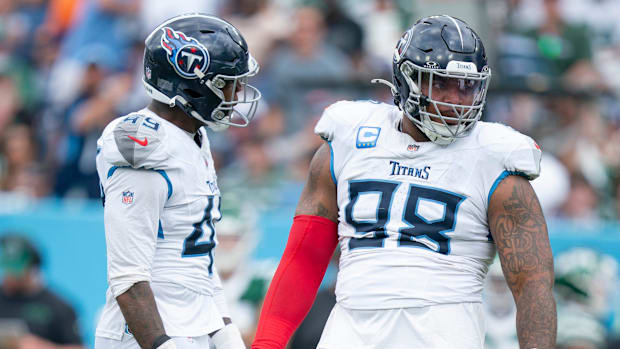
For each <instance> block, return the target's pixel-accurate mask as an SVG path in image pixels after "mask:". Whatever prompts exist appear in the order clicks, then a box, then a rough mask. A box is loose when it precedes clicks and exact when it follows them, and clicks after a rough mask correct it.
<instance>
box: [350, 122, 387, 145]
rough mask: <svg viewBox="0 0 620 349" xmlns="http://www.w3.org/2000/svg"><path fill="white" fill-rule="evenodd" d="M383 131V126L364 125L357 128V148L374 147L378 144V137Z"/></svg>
mask: <svg viewBox="0 0 620 349" xmlns="http://www.w3.org/2000/svg"><path fill="white" fill-rule="evenodd" d="M380 133H381V127H370V126H362V127H360V128H359V130H357V140H356V142H355V146H356V147H357V148H372V147H375V146H376V145H377V139H379V134H380Z"/></svg>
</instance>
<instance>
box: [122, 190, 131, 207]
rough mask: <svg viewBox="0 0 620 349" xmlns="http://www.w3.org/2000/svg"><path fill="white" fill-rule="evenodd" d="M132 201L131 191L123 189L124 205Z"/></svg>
mask: <svg viewBox="0 0 620 349" xmlns="http://www.w3.org/2000/svg"><path fill="white" fill-rule="evenodd" d="M132 202H133V192H131V191H124V192H123V203H124V204H125V205H129V204H131V203H132Z"/></svg>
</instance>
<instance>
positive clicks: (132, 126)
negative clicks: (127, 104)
mask: <svg viewBox="0 0 620 349" xmlns="http://www.w3.org/2000/svg"><path fill="white" fill-rule="evenodd" d="M165 131H166V130H165V127H164V125H163V124H161V123H160V122H158V121H157V120H155V119H154V118H153V117H150V116H146V115H142V114H138V113H133V114H129V115H127V116H123V117H120V118H118V119H116V120H114V121H113V122H112V123H110V124H109V125H108V126H107V127H106V129H105V130H104V131H103V134H102V136H101V138H100V139H99V141H98V143H99V144H98V146H99V148H100V149H101V152H102V155H103V157H104V159H105V160H106V161H107V162H108V163H110V164H112V165H114V166H130V167H133V168H161V167H162V166H163V163H164V162H165V160H166V159H167V158H168V155H167V152H166V151H165V147H164V146H163V145H164V144H165V139H166V132H165Z"/></svg>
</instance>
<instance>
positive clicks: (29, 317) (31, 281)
mask: <svg viewBox="0 0 620 349" xmlns="http://www.w3.org/2000/svg"><path fill="white" fill-rule="evenodd" d="M41 262H42V261H41V255H40V253H39V252H38V251H37V249H36V248H35V247H34V246H33V245H32V243H30V241H28V240H27V239H26V238H24V237H21V236H18V235H5V236H3V237H2V238H0V268H1V269H2V272H3V279H2V284H1V285H0V319H2V320H4V321H5V323H8V322H13V323H14V324H22V328H23V330H24V331H25V332H24V333H23V334H22V335H21V337H20V338H19V339H18V345H17V346H16V349H81V348H83V346H82V341H81V339H80V336H79V334H78V333H79V331H78V325H77V321H76V316H75V311H74V310H73V309H72V307H71V306H70V305H68V304H67V303H66V302H65V301H63V300H62V299H60V298H59V297H58V296H57V295H56V294H54V293H53V292H52V291H51V290H49V289H48V288H47V287H46V286H45V285H44V283H43V281H42V280H41V274H40V267H41Z"/></svg>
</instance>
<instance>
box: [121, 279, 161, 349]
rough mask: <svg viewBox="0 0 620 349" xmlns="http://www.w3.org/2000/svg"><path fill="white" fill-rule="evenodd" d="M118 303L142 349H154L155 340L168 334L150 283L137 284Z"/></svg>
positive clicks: (122, 295)
mask: <svg viewBox="0 0 620 349" xmlns="http://www.w3.org/2000/svg"><path fill="white" fill-rule="evenodd" d="M116 301H117V302H118V305H119V307H120V308H121V312H122V313H123V317H125V321H127V326H129V329H130V330H131V332H132V333H133V336H134V338H136V341H138V344H140V348H143V349H150V348H153V343H154V342H155V340H156V339H157V338H159V337H161V336H163V335H165V334H166V332H165V331H164V324H163V322H162V321H161V317H160V316H159V312H158V311H157V305H156V304H155V297H154V296H153V291H152V290H151V286H150V285H149V283H148V282H146V281H142V282H137V283H135V284H134V285H133V286H131V287H130V288H129V289H128V290H127V291H126V292H125V293H123V294H121V295H119V296H118V297H116Z"/></svg>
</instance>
